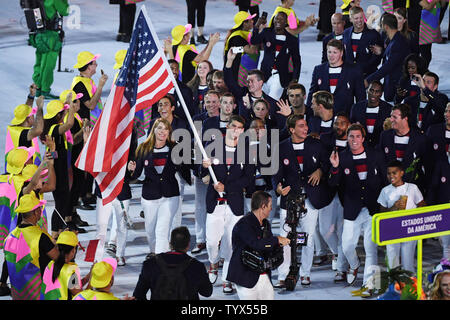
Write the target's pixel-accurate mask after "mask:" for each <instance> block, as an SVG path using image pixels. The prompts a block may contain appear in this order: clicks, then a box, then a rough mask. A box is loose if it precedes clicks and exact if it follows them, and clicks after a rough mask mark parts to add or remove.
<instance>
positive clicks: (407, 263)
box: [386, 241, 417, 272]
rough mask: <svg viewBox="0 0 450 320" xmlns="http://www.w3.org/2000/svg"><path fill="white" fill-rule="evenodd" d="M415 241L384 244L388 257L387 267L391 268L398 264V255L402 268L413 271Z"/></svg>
mask: <svg viewBox="0 0 450 320" xmlns="http://www.w3.org/2000/svg"><path fill="white" fill-rule="evenodd" d="M416 244H417V241H407V242H402V243H394V244H388V245H387V246H386V254H387V258H388V264H389V268H391V269H393V268H395V267H398V266H399V265H400V257H401V259H402V263H401V265H402V266H403V268H402V269H404V270H408V271H412V272H415V268H414V254H415V252H416Z"/></svg>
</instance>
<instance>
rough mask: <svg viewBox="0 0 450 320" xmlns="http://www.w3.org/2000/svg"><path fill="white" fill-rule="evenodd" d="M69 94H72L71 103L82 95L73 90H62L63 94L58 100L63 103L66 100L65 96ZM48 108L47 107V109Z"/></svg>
mask: <svg viewBox="0 0 450 320" xmlns="http://www.w3.org/2000/svg"><path fill="white" fill-rule="evenodd" d="M69 93H72V101H75V100H77V99H80V98H81V97H82V96H83V94H82V93H76V92H75V91H73V90H64V91H63V92H61V94H60V95H59V100H60V101H61V102H62V103H64V102H66V100H67V96H68V94H69ZM47 108H48V107H47Z"/></svg>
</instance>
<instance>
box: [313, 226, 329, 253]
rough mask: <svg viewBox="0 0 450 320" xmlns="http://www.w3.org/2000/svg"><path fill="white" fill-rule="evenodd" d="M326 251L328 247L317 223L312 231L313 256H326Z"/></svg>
mask: <svg viewBox="0 0 450 320" xmlns="http://www.w3.org/2000/svg"><path fill="white" fill-rule="evenodd" d="M318 222H319V221H318ZM327 249H328V245H327V243H326V241H325V239H324V238H323V237H322V235H321V234H320V229H319V223H317V225H316V230H315V231H314V254H315V255H316V256H318V257H321V256H326V255H327V254H328V250H327Z"/></svg>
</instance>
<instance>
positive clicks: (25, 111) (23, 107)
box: [11, 104, 33, 125]
mask: <svg viewBox="0 0 450 320" xmlns="http://www.w3.org/2000/svg"><path fill="white" fill-rule="evenodd" d="M32 113H33V108H31V107H30V106H29V105H27V104H19V105H18V106H17V107H16V108H15V109H14V119H12V121H11V124H13V125H18V124H21V123H22V122H24V121H25V120H26V119H27V118H28V117H29V116H30V115H31V114H32Z"/></svg>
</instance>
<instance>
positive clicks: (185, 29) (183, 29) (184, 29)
mask: <svg viewBox="0 0 450 320" xmlns="http://www.w3.org/2000/svg"><path fill="white" fill-rule="evenodd" d="M191 29H192V25H191V24H189V23H188V24H187V25H185V26H182V25H179V26H176V27H174V28H173V29H172V32H171V34H172V45H173V46H176V45H177V44H179V43H180V42H181V40H183V37H184V35H185V34H186V33H189V31H191Z"/></svg>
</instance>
